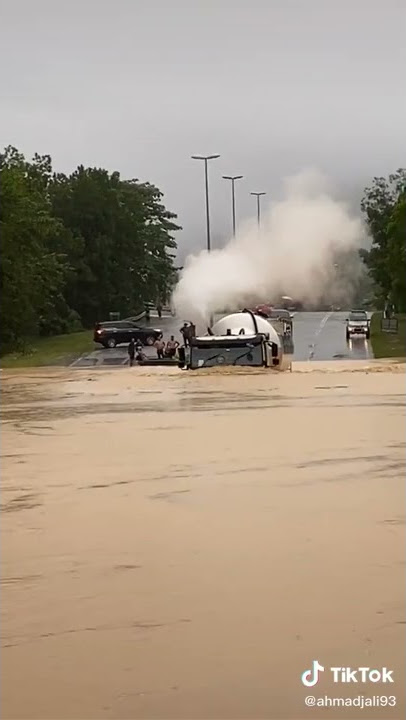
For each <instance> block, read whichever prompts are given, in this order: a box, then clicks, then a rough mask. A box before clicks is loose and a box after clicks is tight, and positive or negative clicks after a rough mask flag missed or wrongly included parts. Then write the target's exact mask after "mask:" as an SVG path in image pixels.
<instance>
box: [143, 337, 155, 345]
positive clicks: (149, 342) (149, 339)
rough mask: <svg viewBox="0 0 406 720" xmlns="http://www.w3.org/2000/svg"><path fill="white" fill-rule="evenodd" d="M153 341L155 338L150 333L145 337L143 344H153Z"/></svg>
mask: <svg viewBox="0 0 406 720" xmlns="http://www.w3.org/2000/svg"><path fill="white" fill-rule="evenodd" d="M154 342H155V338H154V337H152V335H148V337H147V338H145V345H149V346H150V347H151V345H153V344H154Z"/></svg>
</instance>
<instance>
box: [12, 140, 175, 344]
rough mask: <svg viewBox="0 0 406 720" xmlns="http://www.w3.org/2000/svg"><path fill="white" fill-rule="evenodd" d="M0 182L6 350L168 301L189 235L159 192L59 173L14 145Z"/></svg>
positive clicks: (114, 178) (115, 176)
mask: <svg viewBox="0 0 406 720" xmlns="http://www.w3.org/2000/svg"><path fill="white" fill-rule="evenodd" d="M0 175H1V177H0V193H1V195H0V223H1V226H0V233H1V235H0V239H1V265H0V291H1V301H2V302H1V311H0V312H1V315H0V322H1V349H2V351H4V350H5V349H7V348H10V347H17V346H18V345H19V344H21V343H23V342H24V338H26V337H28V336H29V337H33V336H35V335H54V334H61V333H65V332H70V331H74V330H77V329H79V328H80V327H81V326H84V327H91V326H92V325H93V324H94V322H95V321H96V320H100V319H104V318H106V317H107V316H108V313H109V312H110V311H118V312H120V313H121V314H122V316H126V315H131V314H134V313H135V312H136V311H138V310H139V309H140V308H141V307H142V306H143V304H144V303H145V302H147V301H152V302H156V301H157V300H158V298H161V300H162V301H164V300H165V299H166V298H167V296H168V294H169V292H170V289H171V287H172V284H173V280H174V273H175V270H174V266H173V257H174V253H175V251H176V243H175V240H174V238H173V234H174V233H175V232H176V231H177V230H179V229H180V228H179V227H178V226H177V225H176V224H175V222H174V220H176V215H174V214H173V213H170V212H168V211H167V210H166V209H165V207H164V206H163V204H162V202H161V200H162V193H161V192H160V191H159V190H158V189H157V188H156V187H154V186H153V185H150V184H149V183H139V182H138V181H136V180H121V178H120V175H119V173H117V172H114V173H111V174H110V173H108V172H107V171H106V170H103V169H97V168H84V167H83V166H80V167H78V168H77V170H76V171H75V172H74V173H72V175H70V176H66V175H63V174H54V173H53V172H52V165H51V158H50V157H49V156H47V155H46V156H43V157H41V156H39V155H35V157H34V158H33V160H32V162H27V161H26V160H25V158H24V157H23V155H21V154H20V153H19V152H18V151H17V150H16V149H15V148H12V147H8V148H6V150H5V151H4V153H3V154H1V155H0Z"/></svg>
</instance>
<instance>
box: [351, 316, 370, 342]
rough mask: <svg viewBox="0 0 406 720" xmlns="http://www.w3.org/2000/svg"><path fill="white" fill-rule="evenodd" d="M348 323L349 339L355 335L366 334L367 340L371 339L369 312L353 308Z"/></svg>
mask: <svg viewBox="0 0 406 720" xmlns="http://www.w3.org/2000/svg"><path fill="white" fill-rule="evenodd" d="M346 323H347V327H346V337H347V340H349V339H350V338H351V337H352V336H353V335H364V337H366V339H367V340H368V339H369V335H370V327H369V318H368V313H367V312H366V311H365V310H351V312H350V313H349V315H348V318H347V320H346Z"/></svg>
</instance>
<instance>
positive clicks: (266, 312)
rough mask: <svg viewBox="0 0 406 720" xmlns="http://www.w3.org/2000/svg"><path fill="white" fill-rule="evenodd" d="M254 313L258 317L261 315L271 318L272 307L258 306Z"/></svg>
mask: <svg viewBox="0 0 406 720" xmlns="http://www.w3.org/2000/svg"><path fill="white" fill-rule="evenodd" d="M252 311H253V312H254V313H256V314H257V315H261V316H262V317H264V318H268V317H270V314H271V312H272V305H265V304H263V305H256V306H255V307H254V308H253V310H252Z"/></svg>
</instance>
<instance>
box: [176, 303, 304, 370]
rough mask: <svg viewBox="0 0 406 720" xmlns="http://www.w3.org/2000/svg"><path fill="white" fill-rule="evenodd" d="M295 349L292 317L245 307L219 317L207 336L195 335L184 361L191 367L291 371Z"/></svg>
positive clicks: (188, 367) (196, 368) (191, 368)
mask: <svg viewBox="0 0 406 720" xmlns="http://www.w3.org/2000/svg"><path fill="white" fill-rule="evenodd" d="M293 350H294V346H293V323H292V317H291V316H289V317H283V316H281V317H280V318H279V317H276V318H272V319H268V318H264V317H263V316H261V315H257V314H256V313H254V312H252V311H250V310H243V311H242V312H237V313H232V314H231V315H226V316H225V317H223V318H221V319H220V320H218V321H217V322H216V323H214V325H213V326H212V327H211V328H208V329H207V334H206V335H200V336H198V337H194V338H192V339H191V341H190V347H189V348H188V349H185V351H184V357H182V356H183V353H181V362H182V364H183V363H184V364H183V367H184V368H185V369H190V370H199V369H201V368H208V367H218V366H225V365H228V366H245V367H268V368H275V369H276V370H291V369H292V359H293Z"/></svg>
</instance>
